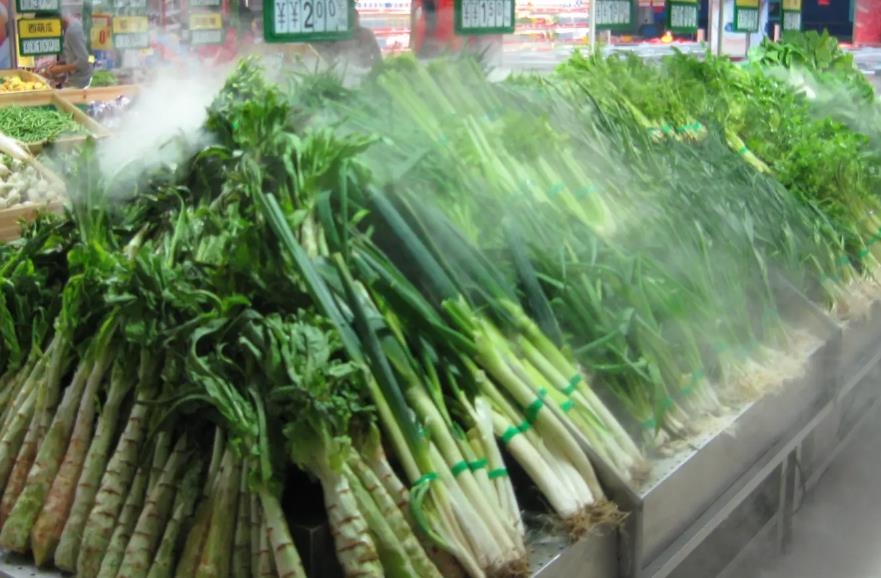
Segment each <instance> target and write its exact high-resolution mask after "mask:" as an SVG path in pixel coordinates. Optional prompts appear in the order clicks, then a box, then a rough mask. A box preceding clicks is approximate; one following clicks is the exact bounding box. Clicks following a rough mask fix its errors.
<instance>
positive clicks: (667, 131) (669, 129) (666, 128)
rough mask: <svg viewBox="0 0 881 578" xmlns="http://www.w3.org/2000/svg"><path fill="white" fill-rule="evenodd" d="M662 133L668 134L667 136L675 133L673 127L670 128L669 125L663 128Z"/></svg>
mask: <svg viewBox="0 0 881 578" xmlns="http://www.w3.org/2000/svg"><path fill="white" fill-rule="evenodd" d="M661 132H663V133H666V134H670V133H671V132H673V127H672V126H670V125H669V124H665V125H664V126H662V127H661Z"/></svg>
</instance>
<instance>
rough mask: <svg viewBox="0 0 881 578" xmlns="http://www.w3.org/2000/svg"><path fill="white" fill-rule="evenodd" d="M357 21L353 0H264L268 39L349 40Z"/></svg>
mask: <svg viewBox="0 0 881 578" xmlns="http://www.w3.org/2000/svg"><path fill="white" fill-rule="evenodd" d="M354 21H355V5H354V4H353V3H352V2H351V1H350V0H263V30H264V36H265V38H266V41H267V42H278V43H280V42H310V41H313V40H346V39H348V38H351V37H352V32H353V29H354Z"/></svg>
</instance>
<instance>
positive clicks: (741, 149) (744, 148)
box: [737, 147, 749, 155]
mask: <svg viewBox="0 0 881 578" xmlns="http://www.w3.org/2000/svg"><path fill="white" fill-rule="evenodd" d="M748 152H749V149H748V148H746V147H740V148H739V149H737V154H739V155H745V154H746V153H748Z"/></svg>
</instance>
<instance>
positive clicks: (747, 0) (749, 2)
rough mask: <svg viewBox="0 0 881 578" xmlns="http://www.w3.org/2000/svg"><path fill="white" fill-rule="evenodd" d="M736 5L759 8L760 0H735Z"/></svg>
mask: <svg viewBox="0 0 881 578" xmlns="http://www.w3.org/2000/svg"><path fill="white" fill-rule="evenodd" d="M734 6H736V7H737V8H758V7H759V0H735V1H734Z"/></svg>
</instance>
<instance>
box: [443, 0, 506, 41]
mask: <svg viewBox="0 0 881 578" xmlns="http://www.w3.org/2000/svg"><path fill="white" fill-rule="evenodd" d="M455 19H456V34H459V35H463V36H472V35H479V34H508V33H511V32H514V1H513V0H456V3H455Z"/></svg>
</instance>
